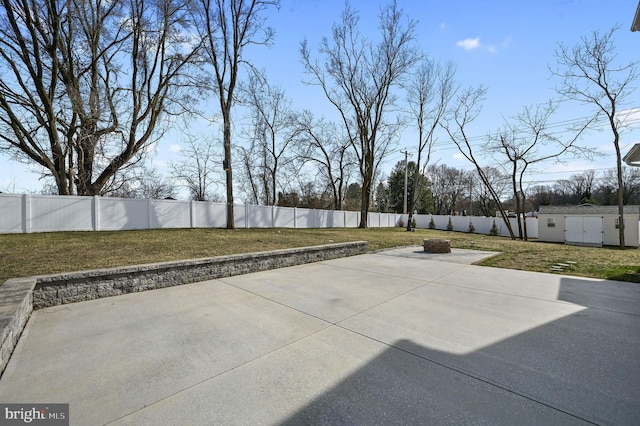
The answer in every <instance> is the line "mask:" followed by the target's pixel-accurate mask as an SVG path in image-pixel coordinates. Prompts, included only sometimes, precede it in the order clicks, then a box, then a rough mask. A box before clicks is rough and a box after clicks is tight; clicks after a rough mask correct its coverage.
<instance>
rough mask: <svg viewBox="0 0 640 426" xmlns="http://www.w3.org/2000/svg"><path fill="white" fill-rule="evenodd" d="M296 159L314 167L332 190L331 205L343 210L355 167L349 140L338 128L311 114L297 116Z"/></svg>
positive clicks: (304, 113)
mask: <svg viewBox="0 0 640 426" xmlns="http://www.w3.org/2000/svg"><path fill="white" fill-rule="evenodd" d="M296 126H297V128H298V142H297V143H296V146H297V148H298V150H299V154H298V156H299V158H300V159H301V160H302V161H303V162H305V163H311V164H313V165H315V167H316V170H317V171H318V174H319V176H320V177H321V178H322V182H323V183H324V185H325V186H327V187H328V188H329V190H330V191H331V198H332V206H333V208H334V209H336V210H342V202H343V200H344V196H345V191H346V188H347V183H348V182H349V179H350V178H351V173H352V169H353V168H354V167H355V165H356V161H355V158H354V156H353V155H352V153H351V151H350V150H349V149H350V144H349V139H348V138H347V137H345V136H343V135H341V134H340V133H339V132H338V129H337V126H336V125H335V124H334V123H332V122H329V121H327V120H326V119H324V118H320V119H316V118H315V117H314V115H313V113H312V112H311V111H303V112H302V113H300V114H298V115H297V124H296Z"/></svg>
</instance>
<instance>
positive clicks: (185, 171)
mask: <svg viewBox="0 0 640 426" xmlns="http://www.w3.org/2000/svg"><path fill="white" fill-rule="evenodd" d="M180 156H181V157H182V159H181V160H180V161H175V162H174V161H172V162H170V163H169V168H170V170H171V175H172V176H173V178H174V179H175V180H177V181H178V182H180V185H182V186H183V187H185V188H186V189H187V191H189V198H190V199H192V200H195V201H210V200H212V199H213V198H214V197H215V195H214V193H213V192H212V190H211V188H212V186H214V185H217V183H218V182H216V179H215V175H216V165H218V164H219V163H220V162H219V157H218V158H217V155H216V153H215V151H214V144H212V143H211V142H210V141H209V140H206V139H205V138H203V137H202V136H196V135H191V134H185V138H184V140H183V145H182V147H181V149H180Z"/></svg>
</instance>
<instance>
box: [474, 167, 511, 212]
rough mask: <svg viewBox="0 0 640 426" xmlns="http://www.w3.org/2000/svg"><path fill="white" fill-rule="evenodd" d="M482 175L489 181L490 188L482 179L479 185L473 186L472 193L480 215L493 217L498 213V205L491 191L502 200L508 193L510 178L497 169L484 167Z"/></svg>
mask: <svg viewBox="0 0 640 426" xmlns="http://www.w3.org/2000/svg"><path fill="white" fill-rule="evenodd" d="M482 173H483V174H484V177H485V179H487V181H489V184H490V186H487V185H485V184H484V183H483V182H482V179H480V184H479V185H473V188H472V192H473V195H474V198H475V200H476V205H477V207H478V211H479V212H480V214H481V215H484V216H493V215H495V214H496V211H498V204H497V203H496V201H495V199H494V197H493V196H492V195H491V191H492V190H493V192H495V193H496V194H497V195H498V198H500V199H501V198H502V197H503V196H504V195H505V194H506V192H507V188H508V185H509V176H507V175H505V174H504V173H503V172H501V171H500V170H499V169H498V168H496V167H483V168H482ZM474 181H475V179H474Z"/></svg>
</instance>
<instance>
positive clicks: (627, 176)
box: [594, 167, 640, 205]
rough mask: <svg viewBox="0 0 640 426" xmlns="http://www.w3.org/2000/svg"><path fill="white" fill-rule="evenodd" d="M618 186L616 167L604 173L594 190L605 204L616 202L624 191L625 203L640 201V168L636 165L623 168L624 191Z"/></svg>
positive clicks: (599, 199)
mask: <svg viewBox="0 0 640 426" xmlns="http://www.w3.org/2000/svg"><path fill="white" fill-rule="evenodd" d="M618 188H620V187H619V186H618V173H617V170H616V169H609V170H606V171H605V172H604V173H603V174H602V178H601V180H600V183H599V184H598V185H597V186H596V188H595V190H594V192H595V196H596V198H597V199H598V201H599V202H600V203H602V204H604V205H612V204H616V202H617V199H618V197H619V195H620V194H618V192H622V200H623V201H624V204H625V205H626V204H629V203H634V204H637V203H638V202H640V169H638V168H635V167H623V168H622V191H619V190H618Z"/></svg>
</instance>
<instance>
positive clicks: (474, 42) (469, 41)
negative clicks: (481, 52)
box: [456, 37, 480, 50]
mask: <svg viewBox="0 0 640 426" xmlns="http://www.w3.org/2000/svg"><path fill="white" fill-rule="evenodd" d="M456 46H459V47H462V48H463V49H464V50H473V49H477V48H478V47H480V38H479V37H476V38H466V39H464V40H460V41H458V42H456Z"/></svg>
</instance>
